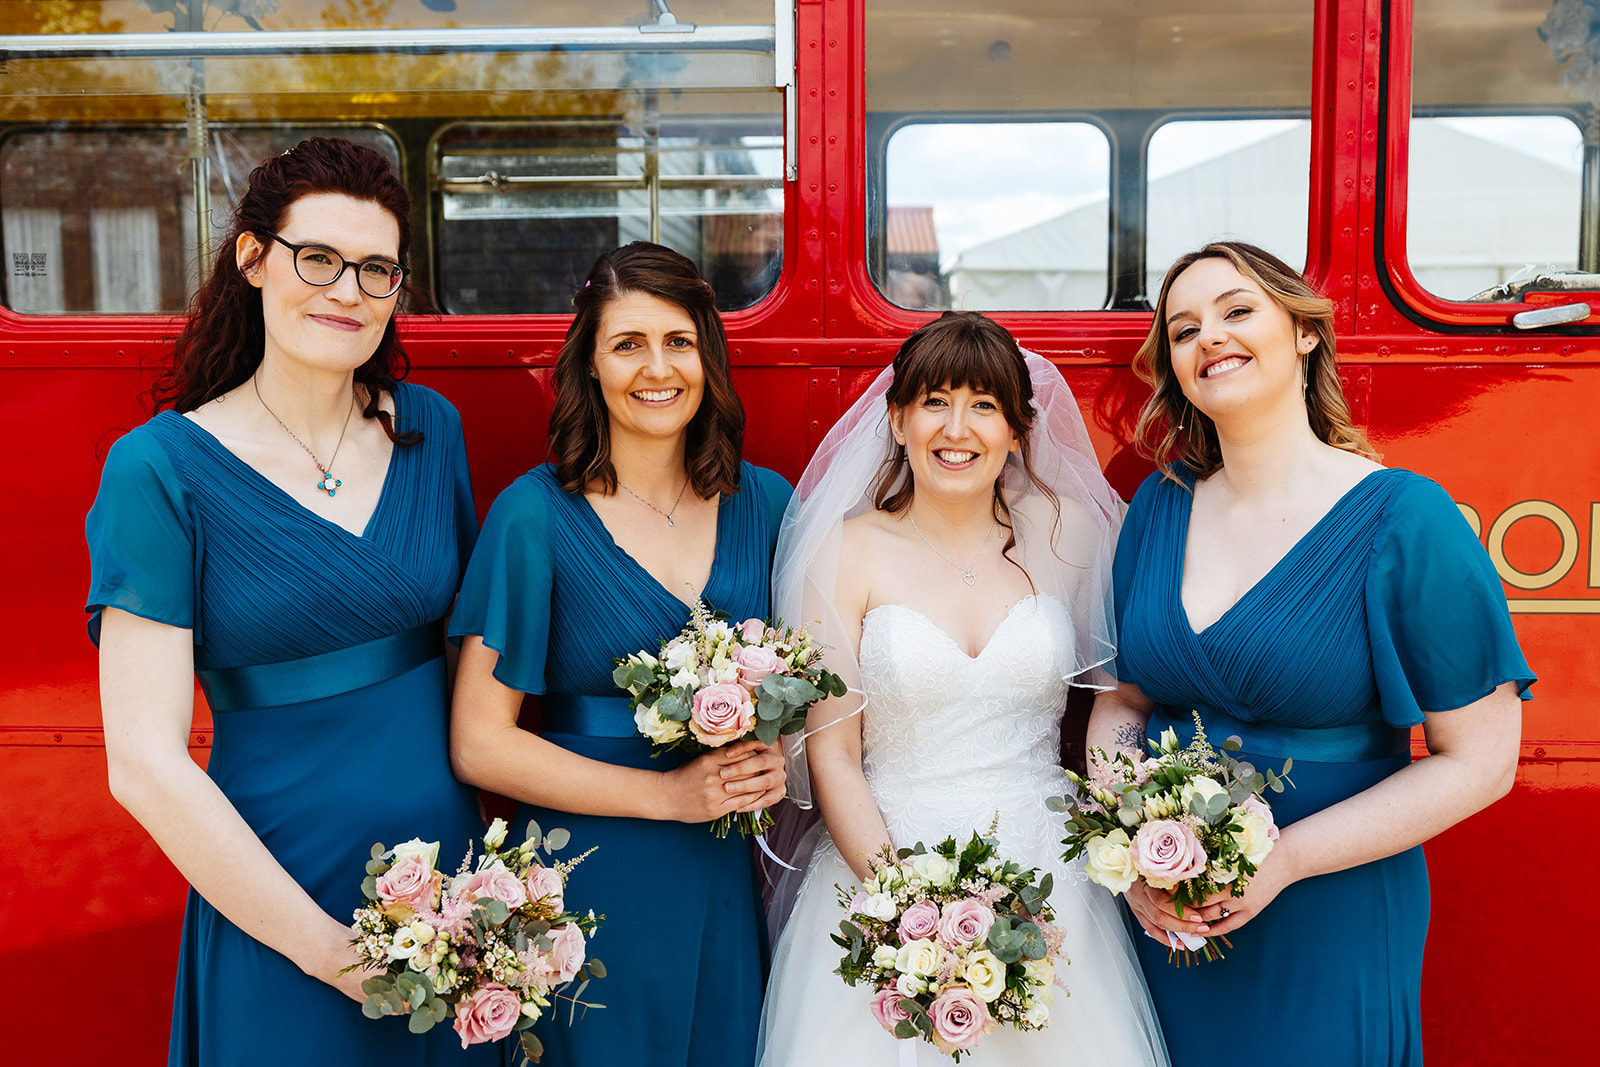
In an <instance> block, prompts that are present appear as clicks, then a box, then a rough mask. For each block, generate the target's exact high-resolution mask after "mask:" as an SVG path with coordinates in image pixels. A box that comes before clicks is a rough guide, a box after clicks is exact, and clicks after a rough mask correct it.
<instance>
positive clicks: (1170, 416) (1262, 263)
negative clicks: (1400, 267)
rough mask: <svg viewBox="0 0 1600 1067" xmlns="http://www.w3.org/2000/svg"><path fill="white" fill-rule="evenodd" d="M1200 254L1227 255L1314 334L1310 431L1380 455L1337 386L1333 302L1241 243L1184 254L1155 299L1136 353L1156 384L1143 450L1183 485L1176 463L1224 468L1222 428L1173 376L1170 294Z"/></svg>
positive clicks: (1197, 469)
mask: <svg viewBox="0 0 1600 1067" xmlns="http://www.w3.org/2000/svg"><path fill="white" fill-rule="evenodd" d="M1202 259H1225V260H1227V261H1228V262H1229V263H1231V264H1233V267H1234V269H1235V270H1237V271H1238V272H1239V273H1240V274H1243V275H1244V276H1245V277H1247V278H1249V279H1250V280H1251V281H1253V282H1255V283H1256V284H1257V285H1259V286H1261V288H1262V290H1263V291H1264V292H1265V293H1266V294H1267V295H1268V296H1270V297H1271V298H1272V299H1273V301H1274V302H1275V303H1277V305H1278V306H1279V307H1281V308H1282V309H1283V310H1284V311H1286V312H1288V313H1289V317H1290V318H1292V319H1293V320H1294V321H1295V323H1296V324H1297V325H1299V326H1300V327H1301V328H1302V329H1305V330H1308V331H1310V333H1311V334H1312V335H1313V336H1314V337H1316V339H1317V344H1316V347H1315V348H1313V349H1312V350H1311V351H1310V352H1309V353H1307V354H1306V355H1305V357H1304V358H1305V361H1306V363H1305V365H1306V392H1305V397H1306V413H1307V415H1309V416H1310V420H1311V432H1312V433H1314V434H1316V436H1317V439H1318V440H1319V441H1322V442H1324V443H1325V444H1329V445H1332V446H1333V447H1334V448H1339V449H1343V450H1344V451H1346V452H1355V453H1357V454H1359V455H1363V456H1367V457H1369V458H1371V459H1377V458H1378V454H1377V452H1375V451H1373V448H1372V446H1371V445H1370V444H1368V443H1367V438H1366V435H1365V434H1363V433H1362V432H1361V431H1360V430H1359V429H1357V428H1356V426H1355V423H1354V422H1352V421H1351V418H1350V405H1349V404H1348V403H1346V402H1345V398H1344V389H1343V388H1342V387H1341V386H1340V385H1339V368H1338V364H1337V356H1336V351H1335V348H1336V345H1335V339H1334V335H1333V301H1331V300H1329V299H1328V298H1327V297H1325V296H1323V295H1322V294H1321V293H1319V292H1317V291H1316V290H1315V289H1313V288H1312V287H1311V284H1310V283H1309V282H1307V281H1306V280H1305V278H1304V277H1303V276H1302V275H1301V274H1300V272H1299V271H1297V270H1295V269H1294V268H1293V267H1290V266H1289V265H1288V264H1286V263H1284V262H1283V261H1282V260H1281V259H1279V258H1278V257H1277V256H1274V255H1273V254H1272V253H1270V252H1267V251H1264V250H1262V249H1260V248H1257V247H1256V246H1255V245H1251V244H1245V243H1244V242H1242V241H1213V242H1212V243H1210V244H1208V245H1206V246H1205V247H1204V248H1201V249H1199V250H1198V251H1194V252H1190V253H1188V254H1187V255H1184V256H1181V257H1179V259H1178V261H1177V262H1175V263H1173V264H1172V266H1171V267H1169V268H1168V269H1167V276H1166V278H1164V279H1163V280H1162V282H1161V295H1160V296H1159V297H1158V298H1157V299H1156V317H1155V321H1154V322H1152V323H1151V324H1150V333H1149V335H1148V336H1146V337H1145V339H1144V344H1142V345H1140V346H1139V351H1138V352H1137V353H1135V354H1134V357H1133V370H1134V373H1135V374H1137V375H1138V376H1139V377H1140V378H1141V379H1143V380H1144V381H1146V382H1148V383H1150V386H1151V389H1152V391H1151V393H1150V399H1148V400H1146V401H1145V404H1144V408H1143V409H1142V410H1141V411H1140V412H1139V421H1138V423H1137V425H1136V426H1135V427H1134V431H1133V436H1134V441H1135V442H1136V443H1137V444H1138V446H1139V450H1140V451H1141V452H1143V453H1144V454H1145V455H1147V456H1149V457H1151V458H1152V459H1154V460H1155V462H1156V466H1157V468H1159V469H1160V471H1161V473H1162V474H1164V475H1166V476H1167V477H1168V478H1171V479H1173V480H1174V481H1177V482H1179V483H1180V484H1182V479H1180V478H1178V476H1177V475H1176V474H1174V473H1173V466H1174V464H1177V463H1181V464H1183V465H1184V466H1185V467H1187V468H1188V469H1189V470H1190V471H1192V472H1193V473H1194V476H1195V477H1196V478H1206V477H1209V476H1210V475H1212V474H1214V473H1216V471H1217V470H1219V469H1220V468H1221V467H1222V449H1221V447H1220V446H1219V445H1218V443H1217V428H1216V426H1215V425H1214V424H1213V423H1212V421H1211V420H1210V419H1209V418H1208V417H1206V415H1205V414H1203V413H1202V412H1201V411H1200V410H1199V409H1198V408H1196V407H1195V406H1194V405H1193V404H1191V403H1190V402H1189V399H1188V398H1187V397H1185V396H1184V395H1183V389H1182V388H1181V387H1180V386H1179V385H1178V380H1177V377H1176V376H1175V375H1174V374H1173V373H1172V343H1171V341H1170V340H1169V339H1168V337H1167V324H1166V318H1167V294H1168V293H1169V292H1171V290H1172V283H1173V282H1175V281H1176V280H1177V279H1178V276H1179V275H1180V274H1182V273H1183V272H1184V271H1186V270H1188V269H1189V268H1190V267H1192V266H1194V265H1195V264H1196V263H1198V262H1200V261H1201V260H1202Z"/></svg>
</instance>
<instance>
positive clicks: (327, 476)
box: [317, 471, 344, 496]
mask: <svg viewBox="0 0 1600 1067" xmlns="http://www.w3.org/2000/svg"><path fill="white" fill-rule="evenodd" d="M343 484H344V483H343V482H341V481H340V480H339V479H337V478H335V477H334V476H333V472H332V471H323V472H322V481H320V482H318V483H317V488H318V489H321V490H322V491H323V492H325V493H327V494H328V495H329V496H332V495H333V494H335V493H337V492H338V491H339V487H340V486H341V485H343Z"/></svg>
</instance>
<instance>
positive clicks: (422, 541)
mask: <svg viewBox="0 0 1600 1067" xmlns="http://www.w3.org/2000/svg"><path fill="white" fill-rule="evenodd" d="M410 218H411V205H410V200H409V197H408V196H407V194H406V190H405V187H404V186H403V185H401V184H400V182H399V181H398V180H397V179H396V178H395V176H394V174H393V172H392V171H391V170H390V168H389V164H388V163H387V162H386V161H385V160H384V159H383V157H382V156H380V155H379V154H378V153H376V152H374V151H372V150H371V149H369V148H364V147H361V146H358V145H356V144H353V143H351V142H349V141H344V140H337V139H323V138H318V139H314V140H309V141H304V142H302V143H301V144H299V145H298V146H296V147H295V148H293V149H291V150H289V151H287V152H285V153H284V154H282V155H281V156H277V157H275V158H273V159H269V160H267V161H266V162H265V163H263V164H262V165H261V166H259V167H257V168H256V170H255V171H254V172H253V173H252V174H251V175H250V183H249V188H248V189H247V190H246V192H245V194H244V196H243V198H242V199H241V200H240V201H239V203H238V206H237V207H236V208H235V211H234V220H233V226H232V229H231V230H230V231H229V234H228V237H227V238H226V241H225V243H224V244H223V245H222V248H223V249H224V250H225V251H224V253H223V254H222V255H220V256H219V257H218V263H217V266H216V270H215V272H214V273H213V274H212V276H211V277H210V278H209V279H208V280H207V281H206V282H205V284H204V285H202V286H201V288H200V290H199V292H198V293H196V295H195V298H194V302H193V307H192V311H193V313H192V315H191V317H190V319H189V321H188V323H187V324H186V326H185V327H184V329H183V332H182V334H181V335H180V336H179V337H178V339H177V342H176V344H175V346H174V350H173V358H172V364H171V366H170V368H169V369H168V370H167V372H166V373H165V374H164V375H163V377H162V378H161V379H159V381H158V383H157V387H156V390H155V396H156V399H157V401H158V404H159V406H162V407H164V408H166V410H163V411H161V412H160V413H159V414H158V415H156V416H155V418H153V419H151V420H150V421H149V422H147V423H145V424H144V425H143V426H141V427H139V428H137V429H135V430H134V431H132V432H131V433H129V434H127V435H126V436H124V437H123V438H122V439H120V440H119V441H118V442H117V443H116V444H115V445H114V446H113V447H112V449H111V452H110V454H109V455H108V456H107V459H106V465H105V470H104V473H103V475H102V477H101V483H100V492H99V495H98V496H97V498H96V500H95V504H94V508H93V510H92V511H90V513H89V519H88V539H89V549H90V557H91V561H92V572H93V573H92V577H91V587H90V593H89V598H88V610H89V611H90V612H92V616H91V618H90V622H89V631H90V635H91V636H92V637H93V638H95V640H96V641H97V642H98V643H99V645H100V688H101V707H102V711H103V715H104V720H105V736H106V757H107V761H108V763H109V771H110V784H111V789H112V792H113V794H114V795H115V796H116V798H117V800H118V801H119V802H120V803H121V804H122V805H123V806H124V807H126V808H127V809H128V810H129V811H130V812H131V813H132V814H133V815H134V817H135V818H137V819H138V820H139V821H140V822H141V823H142V824H143V825H144V827H145V828H146V829H147V830H149V832H150V834H151V836H153V837H154V838H155V840H156V842H157V844H159V845H160V847H161V848H162V850H163V851H164V852H165V853H166V854H167V856H168V858H169V859H171V860H172V862H173V863H174V864H175V865H176V866H177V868H178V869H179V870H180V871H182V872H183V874H184V876H185V877H186V878H187V879H188V880H189V881H190V883H191V885H192V886H193V890H192V892H191V893H190V895H189V904H188V909H187V911H186V913H185V917H184V932H183V946H182V950H181V953H180V959H179V968H178V981H177V994H176V998H175V1002H174V1006H173V1023H172V1037H171V1044H170V1049H169V1053H168V1062H169V1063H171V1064H200V1065H203V1064H218V1063H227V1064H279V1063H284V1062H290V1063H294V1062H299V1063H305V1064H311V1063H341V1064H343V1063H348V1064H356V1063H384V1064H386V1065H391V1067H392V1065H396V1064H423V1063H429V1064H432V1063H440V1062H463V1063H488V1062H491V1061H494V1062H498V1061H499V1059H500V1052H499V1049H497V1048H494V1047H492V1046H475V1047H474V1048H473V1049H472V1050H470V1051H468V1052H464V1051H463V1050H462V1049H461V1047H460V1044H459V1040H458V1039H457V1037H456V1035H455V1034H453V1033H451V1032H449V1030H448V1029H447V1028H444V1027H441V1028H439V1029H438V1030H436V1031H434V1032H433V1033H430V1034H427V1035H425V1036H420V1037H419V1036H417V1035H413V1034H411V1033H409V1032H408V1031H407V1025H406V1021H405V1020H404V1019H398V1018H383V1019H378V1020H371V1019H367V1018H364V1017H363V1016H362V1012H361V1008H360V1006H359V1002H360V1001H362V1000H363V999H364V994H363V993H362V991H361V981H362V978H363V974H362V972H361V971H359V970H355V971H350V972H348V973H346V972H345V968H347V967H349V966H350V965H352V964H354V963H356V962H357V958H356V955H355V952H354V951H353V949H352V948H351V947H350V944H349V941H350V937H351V931H350V928H349V927H348V925H347V923H348V921H349V916H350V914H351V912H352V910H353V909H354V908H355V907H356V905H357V904H359V903H361V891H360V886H361V879H362V877H363V874H364V865H365V863H366V861H367V859H368V854H369V850H370V849H371V847H372V845H373V843H374V842H379V841H381V842H383V843H384V844H386V845H390V846H393V845H395V844H398V843H400V842H402V841H405V840H407V839H409V838H412V837H420V838H421V839H422V840H423V841H425V842H434V841H437V842H439V844H440V846H441V853H440V856H439V865H440V866H441V867H443V868H447V869H453V868H454V866H455V864H456V862H457V860H458V858H459V856H460V855H461V854H462V853H463V852H464V851H465V849H466V847H467V843H468V841H469V839H471V838H473V837H475V836H476V835H477V834H479V833H481V831H482V823H481V822H480V821H479V818H478V815H477V810H476V803H475V797H474V795H473V793H472V791H471V790H469V789H468V788H466V787H465V786H462V785H461V784H459V783H458V782H457V781H456V780H455V779H454V778H453V777H452V775H451V773H450V765H449V760H448V757H447V751H446V748H447V725H448V707H449V703H448V682H447V680H446V666H445V659H444V655H443V649H444V645H443V638H442V621H443V618H444V616H445V615H446V614H447V613H448V612H449V610H450V606H451V603H452V601H453V598H454V596H455V592H456V585H457V582H458V580H459V578H460V574H461V570H462V566H463V564H464V562H465V559H466V557H467V554H468V553H469V551H470V550H471V548H472V544H473V541H474V539H475V536H476V533H477V524H476V521H475V513H474V511H473V506H472V491H471V486H470V483H469V481H468V477H467V461H466V455H465V451H464V446H463V443H462V434H461V422H460V419H459V417H458V416H457V414H456V412H455V410H454V409H453V408H452V407H451V406H450V405H449V404H448V403H447V402H445V400H443V399H442V398H441V397H440V396H438V395H437V394H436V393H433V392H431V391H430V390H428V389H424V388H422V387H420V386H416V385H408V384H404V383H402V382H400V381H399V379H400V378H402V377H404V375H405V371H406V367H407V364H406V359H405V355H404V353H403V352H402V351H401V349H400V346H399V343H398V341H397V339H396V335H395V322H394V315H395V307H396V304H397V303H398V301H399V299H400V292H401V289H402V288H403V286H404V281H405V275H406V268H405V267H404V265H403V264H404V262H405V255H406V250H407V246H408V245H409V242H410ZM195 674H198V675H199V678H200V683H201V686H202V687H203V688H204V690H205V694H206V699H207V703H208V704H209V705H210V707H211V711H212V716H213V727H212V729H213V737H214V741H213V745H212V749H211V754H210V760H209V763H208V766H207V768H206V770H204V771H202V770H201V769H200V768H199V767H198V766H196V765H195V763H194V761H193V760H192V759H191V758H190V755H189V752H188V747H187V746H188V735H189V728H190V721H191V718H192V716H193V710H194V709H193V694H194V682H193V676H194V675H195Z"/></svg>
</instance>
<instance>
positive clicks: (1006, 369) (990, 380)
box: [870, 311, 1061, 585]
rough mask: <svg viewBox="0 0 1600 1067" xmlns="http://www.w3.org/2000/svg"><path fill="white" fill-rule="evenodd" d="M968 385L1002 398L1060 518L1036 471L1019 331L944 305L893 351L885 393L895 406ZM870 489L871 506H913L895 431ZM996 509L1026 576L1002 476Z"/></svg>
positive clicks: (1026, 458)
mask: <svg viewBox="0 0 1600 1067" xmlns="http://www.w3.org/2000/svg"><path fill="white" fill-rule="evenodd" d="M962 388H966V389H972V390H974V391H975V392H982V393H988V394H989V395H990V396H992V397H994V398H995V400H997V401H999V403H1000V411H1001V413H1002V414H1003V415H1004V416H1005V420H1006V425H1008V426H1010V427H1011V431H1012V432H1013V433H1015V434H1016V435H1017V440H1018V441H1020V442H1021V446H1020V447H1019V448H1018V449H1017V455H1018V457H1019V458H1020V459H1021V461H1022V469H1023V471H1024V473H1026V475H1027V477H1028V480H1029V481H1030V482H1032V483H1033V485H1034V487H1035V488H1037V489H1038V490H1039V491H1040V493H1041V494H1043V495H1044V497H1045V498H1046V499H1048V500H1049V501H1050V505H1051V507H1053V508H1054V509H1055V513H1056V521H1057V522H1059V521H1060V518H1061V502H1060V501H1059V500H1058V499H1056V495H1055V493H1054V492H1052V491H1051V489H1050V487H1049V486H1047V485H1045V484H1044V482H1042V481H1041V480H1040V479H1039V476H1038V475H1037V474H1035V473H1034V470H1033V458H1032V452H1031V450H1030V447H1029V443H1028V431H1030V430H1031V429H1033V379H1032V378H1031V377H1030V376H1029V375H1028V364H1027V359H1026V357H1024V356H1023V354H1022V349H1021V348H1019V347H1018V346H1017V340H1016V338H1014V337H1012V336H1011V333H1010V331H1008V330H1007V329H1006V328H1005V327H1004V326H1001V325H1000V324H999V323H997V322H995V321H994V320H993V319H991V318H987V317H985V316H984V315H982V314H980V313H978V312H976V311H946V312H945V313H944V314H943V315H940V316H939V317H938V318H937V319H934V320H933V321H932V322H930V323H928V324H926V325H924V326H921V327H919V328H918V329H917V330H915V331H914V332H913V333H912V334H911V336H910V337H907V338H906V340H905V343H904V344H902V345H901V346H900V351H899V352H897V353H895V357H894V384H893V385H891V386H890V387H889V392H888V393H887V394H886V395H885V396H884V401H885V403H887V404H888V405H889V407H890V409H891V410H893V409H895V408H904V407H908V406H909V405H911V404H914V403H916V402H917V401H918V400H920V399H922V398H923V397H924V396H926V395H928V394H929V393H931V392H933V391H934V390H936V389H962ZM870 492H871V494H872V504H873V506H874V507H875V508H877V509H878V510H879V511H887V512H888V513H889V514H891V515H898V514H900V513H901V512H903V511H905V510H906V509H907V508H909V507H910V506H911V500H912V498H913V497H914V496H915V495H916V484H915V479H914V478H913V477H912V473H911V464H910V461H909V460H908V459H907V458H906V450H905V446H904V445H900V444H897V443H896V442H895V440H894V438H893V437H891V438H890V439H889V454H888V455H887V456H886V457H885V458H884V461H883V463H882V465H881V466H879V468H878V473H877V474H876V475H875V476H874V478H873V481H872V488H871V490H870ZM993 511H994V519H995V521H996V522H998V523H999V524H1000V525H1001V526H1002V527H1004V528H1005V531H1006V543H1005V547H1004V548H1002V549H1001V554H1002V555H1003V556H1005V558H1006V559H1007V560H1008V561H1010V562H1011V563H1012V564H1013V565H1015V566H1016V567H1017V569H1018V570H1021V571H1022V573H1023V574H1024V575H1025V576H1028V571H1027V569H1026V568H1025V567H1023V566H1022V564H1020V563H1018V562H1017V561H1016V560H1015V559H1014V558H1012V556H1011V550H1012V549H1013V548H1015V547H1016V546H1017V534H1016V530H1015V529H1014V528H1013V526H1012V522H1011V508H1010V507H1009V506H1008V505H1007V504H1006V499H1005V495H1004V494H1003V493H1002V492H1001V491H1000V479H999V478H996V479H995V483H994V504H993ZM1028 583H1029V584H1030V585H1032V584H1033V578H1032V577H1031V576H1028Z"/></svg>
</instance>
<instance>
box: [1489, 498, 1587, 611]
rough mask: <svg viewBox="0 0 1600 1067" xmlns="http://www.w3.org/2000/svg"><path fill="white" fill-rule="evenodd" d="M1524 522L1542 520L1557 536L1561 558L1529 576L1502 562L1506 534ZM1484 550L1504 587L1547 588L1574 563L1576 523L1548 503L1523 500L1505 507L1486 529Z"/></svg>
mask: <svg viewBox="0 0 1600 1067" xmlns="http://www.w3.org/2000/svg"><path fill="white" fill-rule="evenodd" d="M1524 519H1543V520H1545V521H1546V522H1548V523H1550V524H1551V525H1552V526H1554V527H1555V528H1556V532H1557V533H1558V534H1560V535H1561V555H1560V556H1559V557H1557V559H1556V561H1555V563H1554V564H1553V565H1552V566H1551V567H1549V568H1548V569H1547V570H1542V571H1538V572H1536V573H1529V572H1527V571H1522V570H1518V569H1517V568H1516V567H1515V566H1513V565H1512V563H1511V561H1510V560H1508V559H1506V534H1507V533H1508V532H1509V531H1510V530H1511V527H1513V526H1515V525H1516V524H1517V523H1519V522H1521V521H1522V520H1524ZM1591 539H1592V538H1591ZM1486 547H1487V548H1488V549H1489V558H1490V559H1491V560H1493V561H1494V569H1495V570H1497V571H1499V572H1500V578H1501V580H1502V581H1504V582H1505V583H1506V584H1507V585H1510V586H1515V587H1516V588H1518V589H1548V588H1549V587H1550V586H1552V585H1555V584H1556V583H1557V582H1559V581H1560V580H1561V579H1563V578H1565V577H1566V576H1567V572H1568V571H1570V570H1572V565H1573V564H1574V563H1576V562H1577V561H1578V524H1577V523H1575V522H1573V521H1572V517H1571V516H1570V515H1568V514H1567V513H1566V512H1565V511H1562V510H1561V509H1560V508H1558V507H1556V506H1555V505H1554V504H1552V503H1550V501H1548V500H1523V501H1520V502H1518V503H1516V504H1512V505H1511V506H1510V507H1509V508H1506V509H1505V510H1504V511H1502V512H1501V513H1500V517H1499V518H1497V519H1495V520H1494V524H1493V525H1492V526H1490V527H1489V537H1488V541H1487V545H1486ZM1592 580H1593V576H1591V581H1592Z"/></svg>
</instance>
